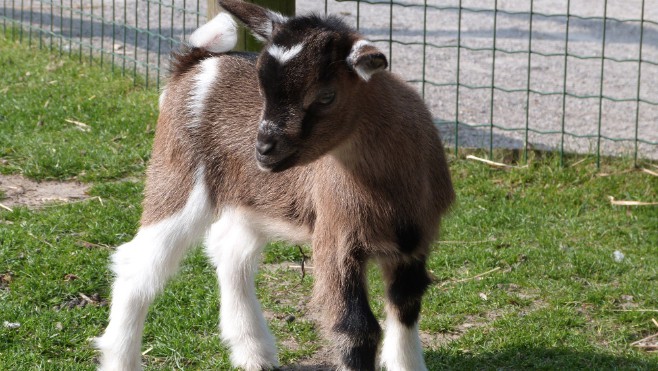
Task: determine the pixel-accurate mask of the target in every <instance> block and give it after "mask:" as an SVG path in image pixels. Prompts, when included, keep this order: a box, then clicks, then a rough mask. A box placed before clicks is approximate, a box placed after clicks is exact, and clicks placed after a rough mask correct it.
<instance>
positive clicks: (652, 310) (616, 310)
mask: <svg viewBox="0 0 658 371" xmlns="http://www.w3.org/2000/svg"><path fill="white" fill-rule="evenodd" d="M611 311H613V312H656V313H658V309H611Z"/></svg>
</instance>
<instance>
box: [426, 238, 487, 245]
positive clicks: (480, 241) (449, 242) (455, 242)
mask: <svg viewBox="0 0 658 371" xmlns="http://www.w3.org/2000/svg"><path fill="white" fill-rule="evenodd" d="M494 241H497V239H496V238H495V237H491V238H489V239H486V240H478V241H457V240H452V241H439V244H442V243H443V244H450V245H452V244H454V245H462V244H476V243H485V242H494Z"/></svg>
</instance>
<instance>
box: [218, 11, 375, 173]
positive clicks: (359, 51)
mask: <svg viewBox="0 0 658 371" xmlns="http://www.w3.org/2000/svg"><path fill="white" fill-rule="evenodd" d="M219 3H220V5H221V6H222V7H223V8H224V9H225V10H227V11H228V12H229V13H231V14H233V15H234V16H235V17H237V18H238V19H239V20H241V21H242V22H243V23H244V24H245V25H246V26H247V27H248V28H249V29H250V30H251V31H252V32H253V34H254V35H255V36H256V37H257V38H259V39H261V40H262V41H264V42H265V46H264V48H263V51H262V53H261V54H260V56H259V59H258V62H257V69H258V78H259V84H260V91H261V95H262V96H263V98H264V107H263V112H262V115H261V121H260V124H259V127H258V137H257V142H256V159H257V161H258V165H259V167H260V168H261V169H263V170H266V171H274V172H277V171H283V170H286V169H288V168H290V167H292V166H295V165H301V164H307V163H310V162H312V161H314V160H316V159H317V158H319V157H320V156H322V155H323V154H325V153H327V152H328V151H330V150H331V149H332V148H334V147H336V146H337V145H338V144H339V143H341V142H342V141H344V140H345V139H346V138H347V137H348V136H349V134H350V133H351V132H352V130H353V126H354V125H353V119H354V118H355V115H356V114H358V112H359V110H361V108H360V107H354V102H355V101H358V100H357V99H355V98H356V96H357V95H358V94H359V93H360V89H359V88H358V87H359V86H362V85H361V84H363V83H366V82H367V81H368V80H369V79H370V77H371V76H372V75H373V74H375V73H377V72H379V71H381V70H384V69H385V68H386V67H387V61H386V57H385V56H384V55H383V54H382V52H381V51H379V50H378V49H377V48H376V47H375V46H373V45H372V44H371V43H369V42H367V41H366V40H364V39H363V37H362V36H360V35H359V34H358V33H356V32H355V31H354V30H352V29H351V28H349V27H348V26H346V25H345V24H344V23H343V22H342V21H341V20H340V19H338V18H335V17H326V18H324V17H319V16H315V15H312V16H303V17H293V18H287V17H284V16H282V15H281V14H278V13H276V12H273V11H270V10H267V9H264V8H261V7H259V6H257V5H254V4H250V3H246V2H242V1H237V0H220V1H219Z"/></svg>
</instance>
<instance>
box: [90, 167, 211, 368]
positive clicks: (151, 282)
mask: <svg viewBox="0 0 658 371" xmlns="http://www.w3.org/2000/svg"><path fill="white" fill-rule="evenodd" d="M211 218H212V207H211V203H210V201H209V198H208V191H207V190H206V186H205V182H204V180H203V169H199V170H198V171H197V173H196V176H195V185H194V188H193V189H192V191H191V192H190V195H189V196H188V199H187V202H186V204H185V206H184V207H183V209H182V210H180V211H178V212H177V213H175V214H174V215H172V216H170V217H168V218H167V219H164V220H162V221H160V222H157V223H155V224H152V225H148V226H145V227H142V228H140V230H139V232H138V233H137V235H136V236H135V238H133V240H132V241H130V242H128V243H125V244H123V245H121V246H120V247H118V248H117V251H116V252H115V253H114V255H112V262H113V264H112V269H113V271H114V273H115V275H116V278H115V280H114V285H113V287H112V307H111V310H110V323H109V325H108V326H107V329H106V330H105V333H104V334H103V336H102V337H100V338H97V339H96V342H95V343H96V347H97V348H98V349H99V350H101V352H102V354H101V359H100V366H99V368H100V369H101V370H104V371H110V370H112V371H120V370H140V369H141V354H140V347H141V339H142V331H143V328H144V319H145V318H146V312H147V309H148V306H149V304H150V303H151V302H152V301H153V299H154V297H155V295H156V294H157V293H159V292H160V291H161V290H162V288H163V286H164V284H165V283H166V281H167V280H168V278H169V277H171V276H172V275H173V274H174V273H175V271H176V269H177V267H178V265H179V263H180V260H181V258H182V257H183V255H184V253H185V252H186V251H187V250H188V249H189V247H190V246H192V244H194V243H195V242H196V241H198V239H199V237H200V236H203V235H204V233H205V231H206V229H207V227H208V225H209V224H210V222H211V220H212V219H211Z"/></svg>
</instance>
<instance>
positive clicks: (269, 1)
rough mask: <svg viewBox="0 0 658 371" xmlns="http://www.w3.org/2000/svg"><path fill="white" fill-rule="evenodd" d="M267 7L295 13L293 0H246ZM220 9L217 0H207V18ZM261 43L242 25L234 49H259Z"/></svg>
mask: <svg viewBox="0 0 658 371" xmlns="http://www.w3.org/2000/svg"><path fill="white" fill-rule="evenodd" d="M248 2H250V3H254V4H257V5H260V6H263V7H265V8H267V9H271V10H274V11H277V12H279V13H281V14H283V15H295V0H248ZM220 10H221V7H220V6H219V5H218V4H217V0H208V19H209V20H210V19H212V18H213V17H214V16H216V15H217V13H219V12H220ZM262 46H263V44H262V43H261V42H259V41H258V40H256V38H254V37H253V36H252V35H251V34H250V33H249V32H248V31H247V30H245V28H244V27H242V26H240V30H239V31H238V44H237V45H236V46H235V50H241V51H259V50H260V49H261V48H262Z"/></svg>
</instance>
